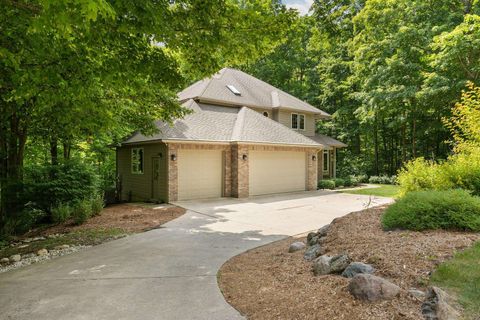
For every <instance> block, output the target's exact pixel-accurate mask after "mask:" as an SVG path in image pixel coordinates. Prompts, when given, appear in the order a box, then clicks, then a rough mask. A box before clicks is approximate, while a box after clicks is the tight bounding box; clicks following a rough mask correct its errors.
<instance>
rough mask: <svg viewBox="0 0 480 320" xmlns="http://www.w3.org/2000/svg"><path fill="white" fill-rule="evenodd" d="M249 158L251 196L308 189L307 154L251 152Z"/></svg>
mask: <svg viewBox="0 0 480 320" xmlns="http://www.w3.org/2000/svg"><path fill="white" fill-rule="evenodd" d="M249 158H250V161H249V188H250V195H260V194H271V193H280V192H291V191H303V190H305V189H306V188H305V186H306V184H305V180H306V155H305V152H294V151H250V155H249Z"/></svg>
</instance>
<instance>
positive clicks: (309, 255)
mask: <svg viewBox="0 0 480 320" xmlns="http://www.w3.org/2000/svg"><path fill="white" fill-rule="evenodd" d="M324 252H325V250H324V249H322V247H320V245H319V244H316V245H313V246H311V247H309V248H308V249H307V251H305V254H304V255H303V258H304V259H305V260H307V261H312V260H315V258H317V257H318V256H321V255H322V254H323V253H324Z"/></svg>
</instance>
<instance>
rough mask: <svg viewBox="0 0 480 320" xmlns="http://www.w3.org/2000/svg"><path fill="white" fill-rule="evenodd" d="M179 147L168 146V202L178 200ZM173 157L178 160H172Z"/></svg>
mask: <svg viewBox="0 0 480 320" xmlns="http://www.w3.org/2000/svg"><path fill="white" fill-rule="evenodd" d="M177 151H178V146H177V145H175V144H168V152H167V167H168V201H169V202H171V201H177V200H178V166H177V161H178V154H177ZM172 155H175V157H176V159H175V160H172Z"/></svg>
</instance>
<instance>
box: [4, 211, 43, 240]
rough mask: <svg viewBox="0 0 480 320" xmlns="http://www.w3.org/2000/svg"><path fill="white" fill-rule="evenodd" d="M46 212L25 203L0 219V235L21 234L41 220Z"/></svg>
mask: <svg viewBox="0 0 480 320" xmlns="http://www.w3.org/2000/svg"><path fill="white" fill-rule="evenodd" d="M46 216H47V213H46V212H44V211H42V210H40V209H37V208H35V206H33V204H32V203H27V204H26V205H25V207H24V208H23V209H22V210H21V211H17V212H9V213H8V215H5V216H4V217H2V219H1V220H0V237H6V236H9V235H13V234H23V233H25V232H27V231H29V230H30V229H31V228H33V227H34V226H35V225H36V224H37V223H39V222H40V221H42V220H43V219H44V218H45V217H46Z"/></svg>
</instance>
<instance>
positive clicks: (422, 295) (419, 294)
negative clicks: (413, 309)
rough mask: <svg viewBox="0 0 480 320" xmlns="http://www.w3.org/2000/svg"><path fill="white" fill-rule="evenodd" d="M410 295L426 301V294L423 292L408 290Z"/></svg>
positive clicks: (413, 289)
mask: <svg viewBox="0 0 480 320" xmlns="http://www.w3.org/2000/svg"><path fill="white" fill-rule="evenodd" d="M408 294H409V295H411V296H412V297H414V298H417V299H422V300H423V299H425V292H423V291H422V290H418V289H415V288H411V289H409V290H408Z"/></svg>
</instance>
